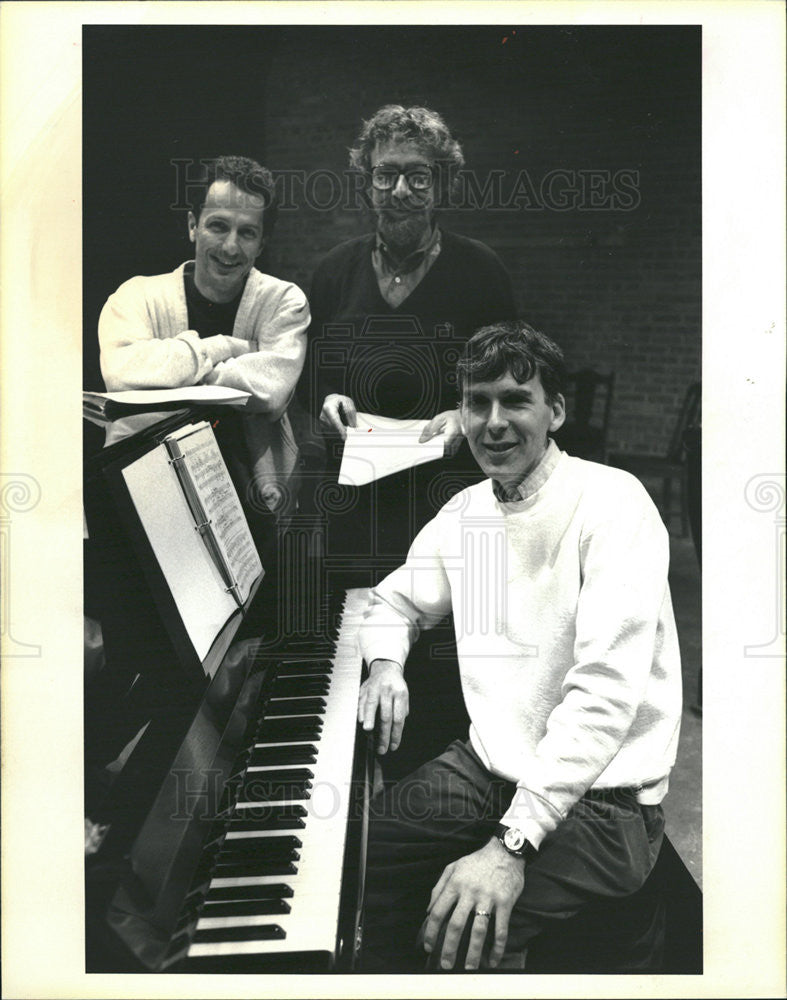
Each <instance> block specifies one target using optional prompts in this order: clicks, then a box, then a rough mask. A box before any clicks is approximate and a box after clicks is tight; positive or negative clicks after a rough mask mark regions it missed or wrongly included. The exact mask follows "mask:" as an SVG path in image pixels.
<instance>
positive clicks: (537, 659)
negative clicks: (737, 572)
mask: <svg viewBox="0 0 787 1000" xmlns="http://www.w3.org/2000/svg"><path fill="white" fill-rule="evenodd" d="M551 448H555V446H554V445H552V446H551ZM550 457H553V458H554V456H550ZM668 563H669V546H668V539H667V532H666V530H665V528H664V525H663V524H662V522H661V519H660V517H659V515H658V512H657V511H656V509H655V507H654V505H653V503H652V502H651V500H650V498H649V497H648V495H647V493H646V492H645V490H644V488H643V487H642V486H641V484H640V483H639V482H638V481H637V480H636V479H635V478H634V477H633V476H630V475H629V474H628V473H625V472H622V471H620V470H617V469H612V468H609V467H607V466H603V465H597V464H595V463H593V462H586V461H583V460H581V459H578V458H572V457H570V456H568V455H565V454H558V456H557V463H556V465H555V467H554V470H553V471H552V473H551V475H549V477H548V478H547V479H546V482H544V483H543V484H542V485H541V486H540V488H539V489H537V491H536V492H535V493H533V494H532V495H531V496H529V497H527V499H525V500H521V501H517V502H515V503H501V502H499V501H498V500H496V499H495V496H494V493H493V489H492V483H491V482H490V481H489V480H487V481H486V482H484V483H479V484H478V485H476V486H472V487H470V488H469V489H466V490H464V491H462V492H461V493H459V494H458V495H457V496H456V497H454V498H453V499H452V500H451V501H450V502H449V503H448V504H446V506H445V507H443V509H442V510H441V511H440V512H439V513H438V514H437V516H436V517H435V518H434V519H433V520H432V521H430V522H429V524H427V525H426V526H425V527H424V528H423V530H422V531H421V532H420V533H419V534H418V536H417V537H416V539H415V541H414V542H413V545H412V547H411V549H410V552H409V554H408V557H407V562H406V564H405V565H404V566H402V567H400V568H399V569H397V570H395V571H394V572H393V573H391V574H390V575H389V576H388V577H386V579H385V580H383V581H382V583H381V584H380V585H379V586H378V587H377V588H376V590H375V591H373V595H372V604H371V606H370V608H369V610H368V611H367V613H366V617H365V620H364V622H363V624H362V627H361V638H360V642H361V650H362V652H363V655H364V658H365V659H366V661H367V662H368V663H371V662H372V661H373V660H374V659H377V658H383V659H391V660H395V661H397V662H398V663H401V664H404V662H405V660H406V658H407V654H408V651H409V649H410V647H411V645H412V643H413V642H414V641H415V639H416V637H417V635H418V633H419V632H420V630H421V629H424V628H429V627H431V626H433V625H434V624H436V623H437V622H438V621H439V620H440V619H441V618H443V617H444V616H445V615H446V614H447V613H448V612H449V611H450V610H451V609H453V612H454V621H455V627H456V631H457V637H456V638H457V650H458V656H459V670H460V674H461V681H462V690H463V693H464V698H465V703H466V705H467V710H468V714H469V716H470V720H471V726H470V739H471V741H472V744H473V747H474V748H475V750H476V751H477V753H478V754H479V756H480V757H481V759H482V761H483V762H484V764H485V765H486V766H487V767H488V769H489V770H490V771H491V772H492V773H494V774H497V775H500V776H503V777H505V778H507V779H509V780H511V781H514V782H516V783H517V785H518V786H519V787H518V790H517V793H516V795H515V796H514V800H513V802H512V803H511V807H510V808H509V809H508V810H507V812H506V814H505V816H504V817H502V822H504V823H507V824H508V825H516V826H518V827H520V829H523V830H524V832H525V834H526V836H527V838H528V839H529V840H530V842H531V843H532V844H533V845H534V846H536V847H537V846H538V845H539V844H540V842H541V841H542V840H543V838H544V836H545V835H546V834H547V833H549V832H550V830H553V829H554V828H555V827H556V826H557V824H558V823H559V822H560V821H561V819H563V818H564V817H565V815H566V814H567V812H568V810H569V809H570V808H571V806H572V805H573V804H574V803H575V802H576V801H577V800H578V799H579V798H580V797H581V796H582V795H583V794H584V793H585V792H586V791H587V790H588V789H589V788H591V787H592V788H597V789H599V788H614V787H620V786H633V787H635V788H636V789H637V790H638V793H637V795H638V799H639V800H640V801H641V802H643V803H658V802H660V801H661V799H662V798H663V796H664V795H665V793H666V791H667V785H668V775H669V771H670V768H671V766H672V764H673V763H674V760H675V753H676V749H677V741H678V731H679V726H680V714H681V694H682V692H681V669H680V654H679V649H678V639H677V633H676V630H675V620H674V616H673V612H672V604H671V600H670V594H669V587H668V584H667V569H668Z"/></svg>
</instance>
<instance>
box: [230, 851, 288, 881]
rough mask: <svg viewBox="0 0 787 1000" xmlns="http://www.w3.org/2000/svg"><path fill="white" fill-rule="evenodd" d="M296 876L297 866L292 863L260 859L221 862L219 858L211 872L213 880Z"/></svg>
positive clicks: (283, 860)
mask: <svg viewBox="0 0 787 1000" xmlns="http://www.w3.org/2000/svg"><path fill="white" fill-rule="evenodd" d="M296 853H297V852H296ZM296 860H297V859H296ZM297 874H298V866H297V865H295V864H293V862H292V861H287V860H286V859H282V860H281V861H277V860H276V859H273V860H271V861H265V860H264V859H262V858H260V859H259V860H258V861H256V860H255V861H252V860H243V859H239V860H237V861H233V860H232V859H228V860H227V861H222V860H221V858H219V860H218V861H217V862H216V864H215V865H214V866H213V872H212V875H213V877H214V878H255V877H262V876H263V875H274V876H276V875H297Z"/></svg>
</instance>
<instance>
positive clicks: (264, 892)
mask: <svg viewBox="0 0 787 1000" xmlns="http://www.w3.org/2000/svg"><path fill="white" fill-rule="evenodd" d="M292 894H293V889H292V886H291V885H287V884H286V883H285V882H271V883H269V884H268V885H227V886H217V887H216V888H215V889H210V890H209V892H208V895H207V896H206V897H205V902H206V903H212V902H214V901H216V902H224V901H229V900H238V901H240V900H253V899H289V898H290V897H291V896H292Z"/></svg>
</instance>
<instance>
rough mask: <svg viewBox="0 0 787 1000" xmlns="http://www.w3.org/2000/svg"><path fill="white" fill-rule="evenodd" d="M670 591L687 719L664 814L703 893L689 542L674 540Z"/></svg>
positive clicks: (697, 609)
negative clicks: (679, 653) (678, 641)
mask: <svg viewBox="0 0 787 1000" xmlns="http://www.w3.org/2000/svg"><path fill="white" fill-rule="evenodd" d="M670 589H671V591H672V603H673V606H674V609H675V620H676V622H677V626H678V636H679V640H680V652H681V660H682V664H683V719H682V723H681V733H680V742H679V744H678V758H677V761H676V763H675V767H674V769H673V771H672V775H671V777H670V790H669V794H668V795H667V798H666V799H665V801H664V812H665V815H666V820H667V835H668V836H669V838H670V840H671V841H672V843H673V844H674V845H675V849H676V850H677V852H678V854H679V855H680V856H681V858H682V859H683V862H684V864H685V865H686V867H687V868H688V869H689V871H690V872H691V874H692V875H693V876H694V878H695V880H696V881H697V883H698V885H699V886H700V888H702V712H701V708H700V705H699V702H698V699H699V695H700V691H699V676H700V669H701V664H702V614H701V586H700V573H699V564H698V562H697V556H696V553H695V551H694V545H693V544H692V541H691V539H690V538H688V537H686V538H681V537H677V536H675V535H673V536H671V538H670Z"/></svg>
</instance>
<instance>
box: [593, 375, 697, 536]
mask: <svg viewBox="0 0 787 1000" xmlns="http://www.w3.org/2000/svg"><path fill="white" fill-rule="evenodd" d="M701 396H702V390H701V383H699V382H692V384H691V385H690V386H689V388H688V389H687V391H686V395H685V396H684V398H683V403H682V404H681V408H680V412H679V414H678V420H677V423H676V424H675V429H674V430H673V432H672V437H671V438H670V442H669V447H668V448H667V453H666V455H641V454H630V455H629V454H624V453H620V454H618V453H616V454H613V455H611V456H610V458H609V464H610V465H615V466H617V467H618V468H619V469H625V470H626V471H627V472H630V473H632V475H635V476H636V477H637V479H641V480H646V479H661V482H662V488H661V499H660V503H659V501H658V500H657V503H659V507H660V513H661V516H662V518H663V519H664V523H665V524H666V525H667V526H669V522H670V519H671V517H672V514H673V513H674V511H673V506H672V484H673V482H677V484H678V488H679V490H680V496H679V498H678V503H679V507H678V510H679V512H680V523H681V534H682V535H683V536H684V537H685V536H686V534H687V533H688V528H689V487H688V471H687V463H686V449H685V432H686V429H687V428H688V427H690V426H692V425H693V424H694V423H695V422H696V420H697V415H698V413H699V407H700V399H701Z"/></svg>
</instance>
